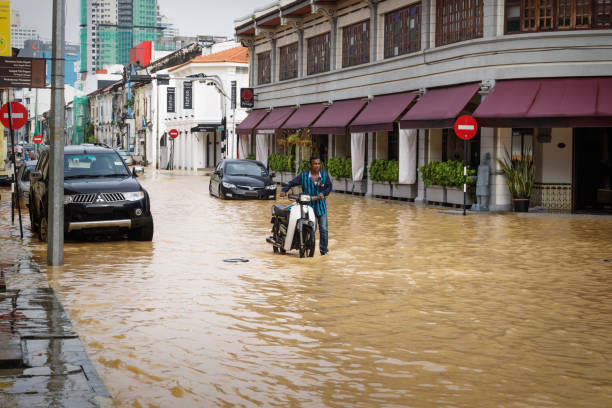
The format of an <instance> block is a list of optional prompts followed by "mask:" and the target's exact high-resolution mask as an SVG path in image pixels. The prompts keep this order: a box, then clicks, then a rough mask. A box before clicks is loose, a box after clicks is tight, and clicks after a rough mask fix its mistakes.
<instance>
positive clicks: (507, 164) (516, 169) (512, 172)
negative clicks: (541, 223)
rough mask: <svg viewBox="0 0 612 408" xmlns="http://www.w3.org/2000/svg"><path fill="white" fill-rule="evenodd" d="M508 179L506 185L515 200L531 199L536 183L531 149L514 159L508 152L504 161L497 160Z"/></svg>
mask: <svg viewBox="0 0 612 408" xmlns="http://www.w3.org/2000/svg"><path fill="white" fill-rule="evenodd" d="M496 160H497V163H499V165H500V166H501V169H502V172H503V173H504V176H505V177H506V185H507V186H508V190H510V194H511V195H512V197H513V198H527V197H531V188H532V187H533V185H534V183H535V164H534V163H533V156H532V154H531V149H530V148H527V150H526V151H525V152H524V154H523V155H522V156H517V157H512V156H511V155H510V152H508V150H506V155H505V157H504V158H503V160H500V159H496Z"/></svg>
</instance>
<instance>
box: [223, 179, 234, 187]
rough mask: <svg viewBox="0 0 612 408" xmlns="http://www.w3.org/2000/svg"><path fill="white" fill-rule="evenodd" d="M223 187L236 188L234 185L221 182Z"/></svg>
mask: <svg viewBox="0 0 612 408" xmlns="http://www.w3.org/2000/svg"><path fill="white" fill-rule="evenodd" d="M223 187H225V188H236V185H235V184H232V183H228V182H225V181H224V182H223Z"/></svg>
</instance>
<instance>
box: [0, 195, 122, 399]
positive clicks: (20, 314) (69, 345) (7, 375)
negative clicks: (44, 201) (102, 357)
mask: <svg viewBox="0 0 612 408" xmlns="http://www.w3.org/2000/svg"><path fill="white" fill-rule="evenodd" d="M4 192H5V191H2V193H4ZM5 198H6V197H5V194H2V201H0V247H1V248H2V251H0V252H1V253H0V345H1V346H0V407H2V408H9V407H27V408H38V407H40V408H47V407H58V408H59V407H62V408H64V407H65V408H69V407H79V408H81V407H110V406H111V404H112V399H111V396H110V394H109V393H108V391H107V390H106V388H105V387H104V384H102V382H101V381H100V379H99V377H98V374H97V373H96V370H95V368H94V367H93V365H92V364H91V362H90V361H89V358H88V356H87V352H86V351H85V348H84V347H83V344H82V343H81V340H80V339H79V336H78V335H77V334H76V333H75V332H74V330H73V328H72V324H71V322H70V320H69V319H68V316H67V315H66V313H65V311H64V308H63V307H62V305H61V304H60V303H59V301H58V299H57V297H56V296H55V293H54V291H53V289H52V288H50V287H49V284H48V282H47V277H46V275H45V274H44V273H41V271H40V269H39V268H38V265H36V263H35V262H34V261H32V260H31V257H30V255H29V251H28V249H27V247H23V246H22V245H21V240H20V238H19V227H18V224H17V228H15V227H14V226H12V225H10V223H9V222H7V221H10V205H7V204H8V203H7V201H6V200H5ZM7 214H8V218H7ZM26 215H27V214H26ZM24 224H26V225H24V229H25V228H26V226H27V225H29V222H28V221H25V222H24Z"/></svg>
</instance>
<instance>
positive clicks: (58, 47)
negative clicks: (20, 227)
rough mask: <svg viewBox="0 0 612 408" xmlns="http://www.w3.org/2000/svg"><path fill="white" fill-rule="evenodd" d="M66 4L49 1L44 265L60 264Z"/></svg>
mask: <svg viewBox="0 0 612 408" xmlns="http://www.w3.org/2000/svg"><path fill="white" fill-rule="evenodd" d="M65 15H66V0H53V43H52V44H53V45H52V47H53V52H52V55H51V58H52V67H51V123H50V129H49V130H50V132H49V133H50V134H49V139H50V141H51V147H50V155H51V157H50V160H49V205H48V217H49V218H48V220H49V222H48V225H49V233H48V243H47V264H48V265H50V266H58V265H63V264H64V127H65V114H64V111H65V101H64V36H65V25H66V21H65Z"/></svg>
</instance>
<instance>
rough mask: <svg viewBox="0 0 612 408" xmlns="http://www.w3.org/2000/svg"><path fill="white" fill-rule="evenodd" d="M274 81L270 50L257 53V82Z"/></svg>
mask: <svg viewBox="0 0 612 408" xmlns="http://www.w3.org/2000/svg"><path fill="white" fill-rule="evenodd" d="M270 82H272V75H271V61H270V51H268V52H262V53H261V54H257V84H258V85H261V84H269V83H270Z"/></svg>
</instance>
